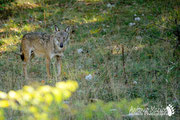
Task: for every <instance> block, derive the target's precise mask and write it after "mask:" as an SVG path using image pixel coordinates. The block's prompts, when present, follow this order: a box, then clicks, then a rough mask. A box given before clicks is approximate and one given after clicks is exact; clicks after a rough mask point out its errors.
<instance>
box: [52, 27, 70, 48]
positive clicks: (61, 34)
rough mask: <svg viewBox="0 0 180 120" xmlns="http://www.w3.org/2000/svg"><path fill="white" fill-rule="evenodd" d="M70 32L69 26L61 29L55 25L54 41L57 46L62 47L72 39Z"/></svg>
mask: <svg viewBox="0 0 180 120" xmlns="http://www.w3.org/2000/svg"><path fill="white" fill-rule="evenodd" d="M69 34H70V27H69V26H68V27H67V28H66V29H65V30H59V29H58V27H57V26H56V25H55V33H54V42H55V44H56V46H58V47H60V49H62V48H63V47H64V45H65V44H66V43H67V42H68V41H69V39H70V35H69Z"/></svg>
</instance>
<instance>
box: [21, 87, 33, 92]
mask: <svg viewBox="0 0 180 120" xmlns="http://www.w3.org/2000/svg"><path fill="white" fill-rule="evenodd" d="M23 89H24V91H27V92H29V93H33V92H34V88H33V87H31V86H24V87H23Z"/></svg>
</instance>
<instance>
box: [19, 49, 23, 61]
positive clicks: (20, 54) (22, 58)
mask: <svg viewBox="0 0 180 120" xmlns="http://www.w3.org/2000/svg"><path fill="white" fill-rule="evenodd" d="M20 53H21V54H20V56H21V60H22V61H24V53H22V46H21V47H20Z"/></svg>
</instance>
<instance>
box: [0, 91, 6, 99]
mask: <svg viewBox="0 0 180 120" xmlns="http://www.w3.org/2000/svg"><path fill="white" fill-rule="evenodd" d="M0 98H1V99H6V98H7V94H6V93H5V92H1V91H0Z"/></svg>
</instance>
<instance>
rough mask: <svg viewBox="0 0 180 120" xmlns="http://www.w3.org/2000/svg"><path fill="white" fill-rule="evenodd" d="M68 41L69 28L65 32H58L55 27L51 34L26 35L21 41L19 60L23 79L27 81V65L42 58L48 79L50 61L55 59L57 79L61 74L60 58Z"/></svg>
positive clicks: (33, 33)
mask: <svg viewBox="0 0 180 120" xmlns="http://www.w3.org/2000/svg"><path fill="white" fill-rule="evenodd" d="M69 40H70V26H68V27H67V28H66V29H65V30H59V29H58V27H57V25H55V30H54V32H53V33H52V34H48V33H42V32H30V33H26V34H25V35H24V36H23V38H22V40H21V47H20V52H21V59H22V61H23V72H24V76H25V79H28V74H27V64H28V62H29V61H30V60H31V59H32V58H34V56H37V57H44V58H45V59H46V70H47V76H48V78H51V75H50V60H51V59H52V58H53V57H56V66H57V70H58V72H57V77H58V78H60V74H61V57H62V56H63V51H64V50H65V47H64V46H65V45H66V44H67V42H68V41H69Z"/></svg>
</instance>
